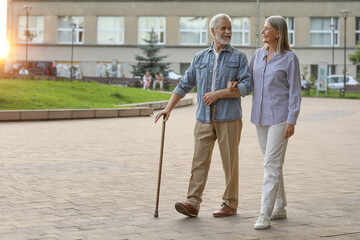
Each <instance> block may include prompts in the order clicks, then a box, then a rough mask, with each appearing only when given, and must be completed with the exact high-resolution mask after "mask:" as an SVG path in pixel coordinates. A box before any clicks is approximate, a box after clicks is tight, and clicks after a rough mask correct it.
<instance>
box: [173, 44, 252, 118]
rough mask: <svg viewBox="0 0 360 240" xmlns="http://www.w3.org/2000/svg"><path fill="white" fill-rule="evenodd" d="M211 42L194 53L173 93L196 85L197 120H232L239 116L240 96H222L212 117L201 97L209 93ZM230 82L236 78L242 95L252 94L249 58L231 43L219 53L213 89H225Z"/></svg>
mask: <svg viewBox="0 0 360 240" xmlns="http://www.w3.org/2000/svg"><path fill="white" fill-rule="evenodd" d="M213 44H214V43H212V44H211V46H210V47H209V48H207V49H205V50H203V51H201V52H199V53H197V54H196V55H195V57H194V58H193V60H192V63H191V65H190V67H189V69H188V70H186V72H185V75H184V76H183V78H182V79H181V80H180V82H179V84H178V85H177V86H176V88H175V89H174V91H173V93H175V94H178V95H179V96H181V97H184V96H185V95H186V93H188V92H190V90H191V89H192V88H194V87H195V86H196V87H197V103H198V107H197V110H196V120H197V121H199V122H210V120H214V121H232V120H235V119H238V118H242V110H241V98H240V97H237V98H221V99H219V100H217V101H216V102H215V103H214V104H213V105H214V109H213V111H214V112H213V119H210V107H209V106H207V105H206V104H205V103H204V101H203V100H202V97H203V96H204V95H205V93H207V92H211V83H212V71H213V65H214V57H215V56H214V53H213ZM229 81H239V83H238V85H237V88H238V89H239V91H240V93H241V95H242V96H243V97H244V96H246V95H248V94H250V93H251V91H252V83H251V77H250V70H249V67H248V61H247V58H246V56H245V54H244V53H242V52H240V51H239V50H237V49H235V48H233V47H232V46H231V45H230V44H229V45H227V46H226V47H224V48H223V49H222V50H221V52H220V55H219V59H218V65H217V69H216V80H215V91H216V90H220V89H225V88H227V84H228V82H229Z"/></svg>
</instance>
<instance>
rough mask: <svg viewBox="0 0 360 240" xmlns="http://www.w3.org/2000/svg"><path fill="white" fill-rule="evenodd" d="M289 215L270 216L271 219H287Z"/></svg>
mask: <svg viewBox="0 0 360 240" xmlns="http://www.w3.org/2000/svg"><path fill="white" fill-rule="evenodd" d="M286 218H287V216H275V217H270V219H271V220H279V219H286Z"/></svg>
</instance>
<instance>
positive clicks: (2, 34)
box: [0, 0, 9, 58]
mask: <svg viewBox="0 0 360 240" xmlns="http://www.w3.org/2000/svg"><path fill="white" fill-rule="evenodd" d="M6 14H7V1H6V0H0V58H5V57H6V56H7V54H8V52H9V43H8V41H7V39H6Z"/></svg>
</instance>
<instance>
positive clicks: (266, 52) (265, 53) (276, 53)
mask: <svg viewBox="0 0 360 240" xmlns="http://www.w3.org/2000/svg"><path fill="white" fill-rule="evenodd" d="M268 55H269V49H266V50H265V51H264V57H263V59H265V58H266V57H267V56H268ZM277 55H279V53H278V51H276V52H274V56H273V57H275V56H277Z"/></svg>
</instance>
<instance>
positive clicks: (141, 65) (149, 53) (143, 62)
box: [131, 29, 170, 76]
mask: <svg viewBox="0 0 360 240" xmlns="http://www.w3.org/2000/svg"><path fill="white" fill-rule="evenodd" d="M149 35H150V36H149V39H144V41H145V42H146V43H147V44H146V45H141V46H140V47H139V48H140V49H141V50H142V51H143V53H144V55H145V56H139V55H135V59H136V60H137V61H138V63H137V64H136V65H132V68H133V71H131V72H132V74H133V75H134V76H143V75H144V74H145V72H146V71H149V72H150V74H151V75H152V76H154V75H155V74H156V73H157V72H160V73H162V74H163V75H164V76H166V75H167V74H168V68H169V65H170V63H164V62H161V61H162V60H163V59H165V58H166V57H167V56H159V55H158V53H159V51H160V50H161V46H159V45H157V44H156V43H157V42H158V40H157V35H156V34H155V32H154V29H152V30H151V32H150V33H149Z"/></svg>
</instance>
